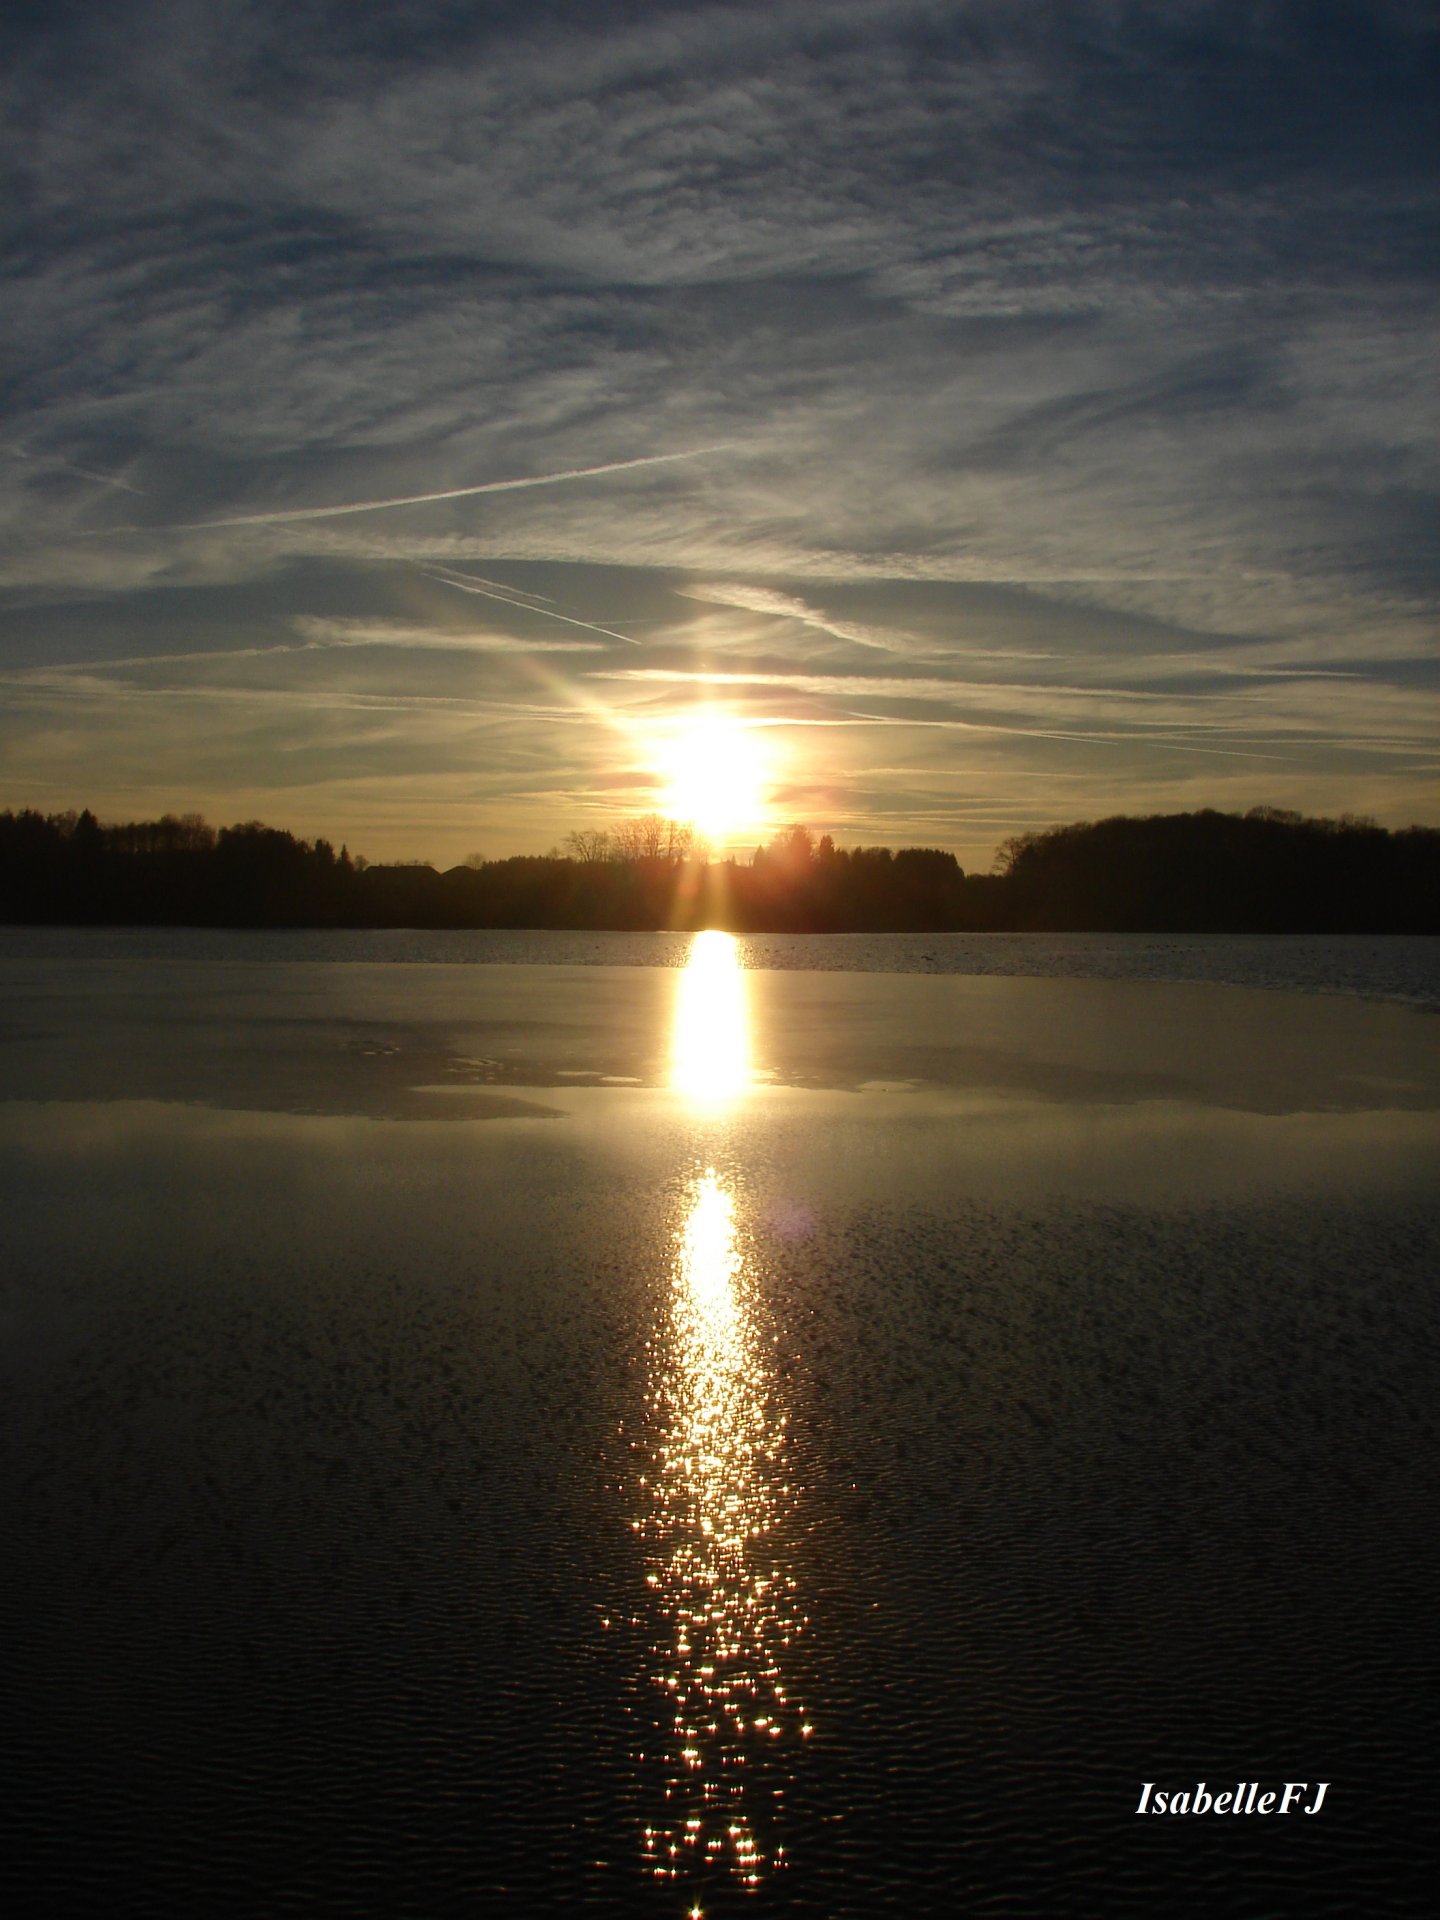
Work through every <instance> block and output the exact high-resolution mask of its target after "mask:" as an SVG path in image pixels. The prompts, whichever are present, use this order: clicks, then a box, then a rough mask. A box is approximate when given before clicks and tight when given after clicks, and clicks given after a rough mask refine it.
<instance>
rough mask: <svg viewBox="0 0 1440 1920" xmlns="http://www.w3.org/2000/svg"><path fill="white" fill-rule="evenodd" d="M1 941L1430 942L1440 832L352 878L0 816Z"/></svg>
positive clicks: (265, 831) (810, 844)
mask: <svg viewBox="0 0 1440 1920" xmlns="http://www.w3.org/2000/svg"><path fill="white" fill-rule="evenodd" d="M0 922H8V923H10V924H31V925H36V924H60V925H81V926H83V925H107V926H113V925H173V926H231V927H555V928H585V929H597V930H598V929H626V930H651V929H660V928H671V929H679V930H689V929H693V928H698V927H723V928H728V929H730V930H731V931H733V932H755V933H760V932H766V933H775V932H795V933H839V932H875V931H892V932H1150V933H1160V932H1166V933H1435V932H1440V829H1436V828H1433V827H1418V826H1417V827H1407V828H1403V829H1400V830H1398V831H1391V830H1389V829H1387V828H1384V827H1380V826H1377V825H1376V824H1375V823H1374V822H1373V821H1370V820H1364V819H1354V818H1350V817H1345V818H1342V819H1340V820H1326V819H1310V818H1305V817H1302V816H1301V815H1299V814H1296V813H1291V812H1286V811H1282V810H1280V809H1277V808H1273V807H1256V808H1253V809H1252V810H1251V811H1250V812H1249V813H1246V814H1243V815H1242V814H1231V813H1218V812H1214V811H1212V810H1208V809H1207V810H1205V811H1201V812H1197V813H1178V814H1155V815H1150V816H1148V817H1139V816H1131V815H1116V816H1114V817H1113V818H1110V819H1106V820H1099V821H1078V822H1076V823H1074V824H1072V825H1069V826H1056V827H1051V828H1048V829H1047V830H1046V831H1044V832H1040V833H1027V834H1022V835H1019V836H1017V837H1015V838H1012V839H1009V840H1007V841H1005V843H1004V844H1003V845H1002V846H1001V847H1000V848H999V850H998V852H997V854H996V857H995V863H994V867H993V870H992V871H991V872H990V873H987V874H967V873H966V872H965V871H964V870H963V869H962V868H961V867H960V865H959V864H958V862H957V861H956V858H955V856H954V854H953V853H949V852H945V851H943V850H941V849H937V848H932V847H901V848H899V849H898V850H892V849H891V848H889V847H848V848H846V847H837V846H836V845H835V844H834V842H833V840H832V839H831V837H830V836H829V835H828V834H827V835H823V836H821V837H819V838H817V837H816V836H815V835H813V834H812V833H811V832H810V831H809V830H808V829H807V828H805V827H804V826H800V825H792V826H788V827H786V828H784V829H783V830H782V831H780V832H779V833H777V834H776V835H775V836H774V837H773V838H772V839H771V841H770V842H769V844H768V845H766V846H763V847H758V848H756V850H755V852H754V854H753V856H752V857H751V858H750V859H749V860H748V861H744V862H742V861H737V860H734V859H724V860H715V859H710V858H707V857H706V856H705V855H704V853H703V851H697V850H696V849H695V848H694V847H693V846H692V844H691V840H690V836H689V834H688V832H687V831H686V830H685V829H683V828H679V827H677V826H676V825H675V823H673V822H671V821H668V820H665V819H662V818H661V817H660V816H659V815H648V816H645V817H643V818H641V819H639V820H633V821H627V822H623V823H621V825H620V826H619V827H617V828H615V829H613V830H608V831H603V832H600V831H597V832H588V833H582V832H577V833H572V834H571V835H570V836H569V838H568V840H567V841H566V843H565V845H564V847H563V848H560V849H556V850H555V851H554V852H552V853H549V854H544V855H518V856H515V857H512V858H509V859H500V860H480V859H478V858H477V859H475V860H472V861H471V862H469V863H467V864H466V865H464V866H460V867H453V868H451V869H450V870H449V871H446V872H440V871H437V870H436V869H435V868H434V867H430V866H426V865H423V864H413V863H412V864H404V865H389V866H385V865H371V864H370V863H368V862H367V861H365V860H364V859H362V858H359V857H355V858H352V856H351V855H350V853H349V851H348V849H347V848H345V847H342V848H341V849H340V851H339V852H338V853H337V852H336V851H335V849H334V847H333V846H332V845H331V844H330V843H329V842H328V841H326V840H303V839H298V838H297V837H296V836H295V835H293V834H291V833H288V832H285V831H283V830H282V829H280V828H276V827H268V826H264V825H262V824H261V823H260V822H258V821H249V822H245V823H243V824H240V825H237V826H230V827H220V828H215V827H212V826H210V825H209V824H208V823H207V822H206V821H205V820H204V819H202V818H201V817H200V816H199V815H198V814H184V815H179V816H176V815H173V814H167V815H166V816H165V817H164V818H162V819H159V820H149V821H138V822H131V823H128V824H124V825H111V826H102V825H101V823H100V822H99V821H98V820H97V819H96V817H95V815H94V814H93V813H91V812H90V811H89V810H88V809H87V810H86V811H84V812H80V813H75V812H67V813H58V814H55V813H52V814H41V813H39V812H36V811H33V810H25V811H21V812H18V813H17V812H6V813H0Z"/></svg>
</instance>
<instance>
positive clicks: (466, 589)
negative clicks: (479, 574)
mask: <svg viewBox="0 0 1440 1920" xmlns="http://www.w3.org/2000/svg"><path fill="white" fill-rule="evenodd" d="M665 457H666V458H668V459H674V458H675V457H676V456H675V455H673V454H670V455H667V456H665ZM421 571H422V572H424V569H423V568H422V569H421ZM425 578H426V579H427V580H438V581H439V582H440V584H441V586H442V587H454V588H455V590H456V592H457V593H476V594H479V596H480V598H481V599H482V600H498V601H499V602H500V604H501V606H502V607H515V608H517V609H518V610H519V611H520V612H521V613H538V614H540V615H541V616H542V617H543V618H544V619H546V620H563V621H564V622H565V624H566V626H567V627H583V628H584V629H585V631H586V632H587V633H603V634H604V635H605V637H606V639H607V640H623V641H624V642H625V644H626V646H627V647H638V646H642V645H643V644H644V642H643V641H640V640H636V639H634V638H633V637H632V636H631V635H630V634H628V633H616V631H615V629H614V628H613V627H597V626H596V625H595V623H594V621H593V620H574V619H572V618H571V616H570V615H569V614H568V613H553V612H552V611H551V610H550V608H549V607H535V606H532V605H531V604H530V602H529V601H528V600H511V599H510V598H509V597H508V596H507V595H505V594H503V593H489V592H487V591H486V589H485V588H484V587H477V586H474V585H473V584H472V583H471V582H470V581H469V580H467V579H466V577H465V576H464V575H463V574H459V575H456V574H446V573H428V572H427V573H425Z"/></svg>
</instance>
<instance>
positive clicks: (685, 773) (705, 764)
mask: <svg viewBox="0 0 1440 1920" xmlns="http://www.w3.org/2000/svg"><path fill="white" fill-rule="evenodd" d="M657 758H658V762H659V771H660V774H661V777H662V779H663V780H664V782H665V785H664V787H663V788H662V791H661V795H660V805H661V808H662V810H663V811H664V812H665V813H666V814H668V815H669V817H670V818H671V819H672V820H683V821H685V822H687V823H688V824H689V825H692V826H693V827H694V828H695V830H696V832H697V833H699V834H701V835H703V837H704V838H705V839H706V840H708V841H710V842H711V844H712V845H713V846H716V847H719V846H720V845H722V844H723V843H724V842H725V841H726V840H727V839H728V838H729V837H731V836H732V835H735V834H738V833H742V832H748V831H753V830H755V829H758V828H763V827H765V826H766V825H768V823H769V816H768V811H767V807H766V789H767V786H768V784H769V781H768V770H767V768H766V765H765V759H764V755H763V754H762V752H761V750H760V745H759V741H758V739H757V737H756V733H755V730H754V728H752V727H747V726H745V725H744V724H743V723H742V722H741V721H739V720H736V719H735V718H733V716H732V715H730V714H728V713H720V712H706V713H702V714H699V715H697V716H696V717H695V718H694V719H691V720H689V721H687V722H686V723H685V724H684V725H683V726H681V727H679V728H677V729H676V731H675V732H674V733H672V734H671V735H670V736H669V737H668V738H667V739H666V740H665V742H664V744H663V745H662V747H661V749H660V752H659V754H658V756H657Z"/></svg>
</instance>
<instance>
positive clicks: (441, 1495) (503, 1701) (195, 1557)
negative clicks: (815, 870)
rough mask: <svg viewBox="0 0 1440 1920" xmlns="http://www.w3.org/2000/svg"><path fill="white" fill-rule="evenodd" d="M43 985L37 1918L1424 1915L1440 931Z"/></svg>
mask: <svg viewBox="0 0 1440 1920" xmlns="http://www.w3.org/2000/svg"><path fill="white" fill-rule="evenodd" d="M0 986H3V991H4V999H3V1003H0V1043H3V1044H0V1061H3V1062H4V1073H5V1079H4V1083H3V1092H4V1099H3V1100H0V1167H3V1174H4V1193H5V1196H6V1209H5V1242H6V1259H5V1265H4V1281H3V1291H0V1353H3V1356H4V1371H5V1404H6V1413H5V1419H6V1424H7V1435H8V1440H9V1445H8V1447H7V1450H6V1457H7V1465H6V1470H5V1479H4V1506H3V1514H4V1527H5V1539H6V1542H7V1565H8V1578H7V1579H6V1581H5V1582H4V1599H3V1616H0V1670H3V1673H4V1681H5V1693H6V1696H7V1703H6V1704H7V1711H6V1726H7V1730H8V1731H7V1747H8V1750H9V1754H10V1758H11V1768H10V1773H11V1783H10V1786H9V1789H8V1792H7V1796H6V1808H7V1815H8V1819H7V1826H8V1827H9V1828H10V1834H9V1836H8V1838H7V1844H6V1846H5V1848H4V1850H3V1855H0V1859H3V1864H0V1884H6V1885H8V1887H9V1890H10V1892H11V1894H12V1896H17V1895H20V1894H23V1896H24V1904H23V1906H22V1907H21V1908H20V1909H19V1910H22V1911H26V1912H31V1913H38V1912H48V1911H55V1912H59V1911H65V1912H67V1913H74V1912H84V1911H92V1912H96V1913H99V1912H102V1911H103V1912H106V1913H114V1912H116V1911H120V1910H128V1911H138V1912H144V1913H147V1914H168V1913H176V1914H178V1913H181V1912H184V1913H187V1914H194V1913H197V1912H205V1913H209V1912H239V1913H250V1914H272V1913H323V1914H331V1913H334V1914H350V1913H354V1914H360V1913H366V1914H369V1913H373V1912H376V1911H378V1910H381V1909H382V1908H383V1909H388V1910H393V1911H396V1912H398V1913H410V1914H415V1915H442V1914H451V1913H456V1914H459V1913H465V1914H473V1913H475V1912H476V1911H491V1910H494V1911H516V1912H522V1911H536V1912H560V1911H567V1910H569V1911H582V1912H586V1913H595V1914H600V1915H611V1914H613V1915H632V1914H636V1915H644V1914H652V1913H653V1914H655V1915H675V1916H679V1915H682V1914H689V1913H692V1912H695V1911H697V1910H698V1911H700V1912H703V1913H706V1914H712V1913H713V1914H725V1913H745V1914H748V1915H752V1916H755V1920H760V1917H761V1916H764V1915H769V1914H790V1913H795V1914H806V1915H812V1914H813V1915H827V1916H835V1915H856V1916H863V1915H869V1914H883V1913H937V1914H938V1913H942V1912H945V1913H948V1912H950V1911H955V1910H959V1911H964V1912H974V1913H981V1914H983V1913H988V1912H1002V1911H1003V1912H1008V1913H1016V1912H1019V1913H1045V1912H1116V1913H1133V1914H1136V1915H1140V1914H1145V1915H1153V1914H1154V1913H1156V1912H1158V1911H1166V1910H1168V1909H1169V1908H1171V1907H1173V1906H1177V1905H1179V1904H1181V1903H1182V1902H1184V1901H1187V1900H1188V1901H1190V1902H1198V1903H1199V1904H1200V1905H1201V1906H1202V1907H1204V1908H1206V1909H1208V1910H1220V1909H1221V1908H1222V1907H1223V1908H1224V1909H1225V1910H1227V1911H1234V1912H1236V1913H1239V1914H1247V1913H1249V1914H1255V1915H1259V1914H1274V1913H1292V1912H1293V1913H1297V1914H1299V1913H1304V1914H1307V1915H1308V1914H1336V1915H1339V1914H1352V1913H1354V1912H1357V1911H1363V1912H1365V1913H1367V1914H1382V1913H1397V1914H1398V1913H1403V1912H1413V1911H1415V1910H1417V1907H1418V1903H1419V1898H1420V1893H1421V1890H1422V1889H1423V1888H1424V1887H1425V1885H1426V1884H1427V1880H1426V1869H1427V1867H1428V1864H1429V1853H1430V1840H1429V1835H1430V1832H1431V1830H1432V1827H1431V1821H1432V1814H1431V1810H1430V1807H1429V1791H1428V1773H1429V1764H1428V1761H1429V1753H1430V1749H1431V1745H1432V1740H1433V1724H1434V1713H1435V1701H1434V1695H1433V1680H1434V1653H1433V1624H1432V1613H1433V1593H1434V1583H1435V1576H1436V1572H1437V1559H1440V1554H1437V1547H1436V1535H1435V1528H1434V1488H1435V1466H1436V1446H1435V1440H1436V1434H1435V1426H1436V1414H1435V1400H1434V1393H1433V1380H1434V1377H1435V1362H1436V1345H1437V1341H1436V1321H1437V1314H1436V1304H1435V1294H1434V1279H1435V1274H1436V1272H1437V1270H1440V1259H1437V1254H1440V1197H1437V1190H1436V1180H1435V1169H1436V1166H1437V1164H1440V1160H1437V1148H1440V1022H1437V1020H1436V1018H1435V1009H1436V1008H1437V1007H1440V971H1437V962H1436V954H1435V943H1433V942H1425V941H1406V940H1393V941H1386V940H1371V941H1366V940H1333V941H1323V940H1313V941H1309V940H1306V941H1283V940H1251V941H1245V940H1231V939H1226V940H1218V939H1217V940H1213V941H1206V940H1193V939H1191V940H1181V939H1172V938H1165V939H1153V940H1146V939H1142V938H1139V937H1122V936H1099V935H1096V936H1083V937H1079V938H1074V939H1061V938H1058V937H1057V938H1051V937H1048V936H1029V937H1027V936H998V935H992V936H944V935H914V936H888V937H870V936H858V935H857V936H833V937H830V938H824V937H812V938H810V939H808V940H806V939H803V938H790V939H782V938H780V937H774V938H769V937H758V936H757V937H751V938H746V939H741V940H738V941H730V940H728V939H727V938H725V937H723V936H701V937H700V938H699V939H698V940H692V938H691V937H689V936H665V935H581V934H575V935H566V934H479V935H477V934H444V933H440V934H435V933H384V934H371V933H357V934H300V933H296V934H284V933H279V934H276V933H265V934H227V933H215V932H186V931H181V932H166V931H118V932H117V931H110V930H103V931H102V930H96V931H93V932H77V931H72V930H56V929H37V930H28V929H25V930H16V929H9V930H4V931H3V932H0ZM1202 1781H1203V1782H1204V1783H1206V1785H1205V1792H1206V1793H1207V1794H1208V1795H1210V1796H1211V1797H1214V1796H1216V1795H1218V1794H1220V1793H1233V1791H1234V1788H1235V1786H1236V1784H1237V1783H1245V1784H1246V1786H1247V1789H1248V1783H1251V1782H1255V1783H1258V1787H1259V1791H1260V1792H1261V1793H1263V1792H1266V1791H1275V1792H1276V1793H1280V1792H1282V1791H1283V1789H1284V1788H1285V1786H1286V1784H1287V1783H1294V1784H1297V1785H1298V1784H1299V1783H1302V1782H1304V1783H1307V1784H1306V1787H1305V1791H1304V1793H1303V1795H1297V1796H1296V1797H1295V1804H1294V1805H1293V1806H1292V1808H1291V1810H1290V1811H1289V1812H1288V1813H1287V1814H1286V1815H1284V1816H1280V1815H1279V1814H1278V1813H1275V1812H1272V1813H1271V1814H1270V1815H1269V1816H1268V1817H1267V1816H1262V1815H1260V1814H1258V1813H1256V1814H1250V1815H1242V1816H1241V1817H1235V1816H1234V1815H1233V1814H1230V1813H1227V1814H1225V1815H1222V1816H1218V1817H1217V1816H1216V1815H1214V1814H1209V1815H1205V1816H1201V1817H1195V1816H1193V1815H1187V1816H1185V1817H1180V1818H1176V1817H1173V1816H1166V1817H1164V1818H1153V1817H1151V1816H1150V1815H1149V1814H1148V1813H1147V1814H1143V1815H1141V1814H1137V1812H1136V1808H1137V1805H1138V1803H1139V1802H1140V1799H1141V1796H1142V1792H1143V1790H1144V1787H1145V1784H1146V1783H1147V1782H1149V1783H1152V1787H1153V1788H1155V1789H1158V1790H1159V1791H1163V1792H1167V1793H1172V1792H1185V1793H1186V1794H1187V1796H1190V1797H1192V1798H1193V1796H1194V1795H1195V1793H1196V1789H1197V1787H1198V1786H1199V1783H1201V1782H1202ZM1322 1781H1323V1782H1327V1783H1328V1786H1327V1788H1326V1794H1325V1798H1324V1800H1323V1803H1322V1804H1321V1806H1320V1808H1319V1810H1318V1811H1317V1812H1316V1813H1315V1814H1314V1815H1306V1814H1305V1813H1303V1811H1302V1810H1301V1809H1302V1806H1303V1805H1304V1804H1307V1803H1310V1802H1313V1801H1314V1800H1315V1798H1316V1795H1317V1792H1318V1787H1319V1783H1320V1782H1322Z"/></svg>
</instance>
